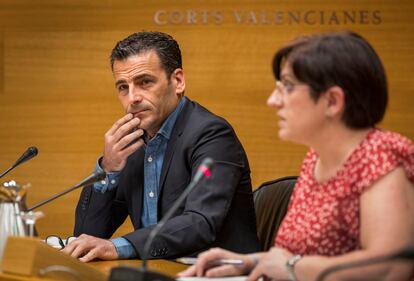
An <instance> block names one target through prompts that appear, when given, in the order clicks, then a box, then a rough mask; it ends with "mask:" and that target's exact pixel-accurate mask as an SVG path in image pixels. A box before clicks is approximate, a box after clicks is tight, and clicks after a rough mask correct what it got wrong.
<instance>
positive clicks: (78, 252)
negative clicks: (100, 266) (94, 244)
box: [70, 244, 89, 258]
mask: <svg viewBox="0 0 414 281" xmlns="http://www.w3.org/2000/svg"><path fill="white" fill-rule="evenodd" d="M88 250H89V248H88V247H86V245H82V244H80V245H77V246H76V248H75V249H74V250H73V251H72V253H71V254H70V255H71V257H74V258H79V257H82V256H83V255H84V254H85V253H86V252H88Z"/></svg>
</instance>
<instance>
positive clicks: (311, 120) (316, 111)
mask: <svg viewBox="0 0 414 281" xmlns="http://www.w3.org/2000/svg"><path fill="white" fill-rule="evenodd" d="M310 91H311V88H310V87H309V86H308V85H307V84H305V83H303V82H300V81H299V80H298V79H297V78H296V77H295V75H294V74H293V72H292V68H291V66H290V64H289V62H286V63H285V64H284V66H283V68H282V72H281V76H280V81H278V82H277V83H276V88H275V89H274V91H273V92H272V94H271V95H270V96H269V98H268V100H267V105H268V106H269V107H272V108H276V109H277V116H278V118H279V121H278V125H279V137H280V138H281V139H283V140H288V141H293V142H296V143H301V144H306V145H309V144H310V143H311V142H312V139H313V138H314V137H316V136H317V135H318V131H319V129H320V128H321V126H322V125H323V122H324V120H325V114H324V112H325V110H324V103H323V102H321V97H320V98H319V100H318V101H317V102H315V100H314V99H312V97H311V95H310Z"/></svg>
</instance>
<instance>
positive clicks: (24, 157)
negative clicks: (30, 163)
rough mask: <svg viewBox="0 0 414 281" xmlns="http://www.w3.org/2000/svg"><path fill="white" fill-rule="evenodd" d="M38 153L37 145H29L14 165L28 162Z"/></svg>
mask: <svg viewBox="0 0 414 281" xmlns="http://www.w3.org/2000/svg"><path fill="white" fill-rule="evenodd" d="M37 153H38V150H37V148H36V147H35V146H32V147H29V148H28V149H27V150H26V151H25V152H24V153H23V154H22V156H20V158H19V159H18V160H17V161H16V163H14V165H13V166H14V167H16V166H18V165H20V164H22V163H24V162H26V161H27V160H29V159H32V158H33V157H35V156H36V155H37Z"/></svg>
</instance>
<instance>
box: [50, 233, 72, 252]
mask: <svg viewBox="0 0 414 281" xmlns="http://www.w3.org/2000/svg"><path fill="white" fill-rule="evenodd" d="M51 238H55V239H57V241H58V243H59V245H60V250H62V249H64V248H65V247H66V246H67V245H68V244H69V243H70V242H72V241H73V240H75V239H76V237H75V236H68V237H67V238H66V239H62V238H61V237H60V236H57V235H49V236H47V237H46V238H45V243H46V244H48V245H49V246H52V247H54V246H55V245H56V244H55V243H49V242H48V240H50V239H51Z"/></svg>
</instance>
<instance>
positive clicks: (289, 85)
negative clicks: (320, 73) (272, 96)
mask: <svg viewBox="0 0 414 281" xmlns="http://www.w3.org/2000/svg"><path fill="white" fill-rule="evenodd" d="M301 85H303V86H306V84H305V83H300V82H297V83H294V82H292V81H289V80H287V79H282V80H280V81H277V82H276V87H277V88H278V89H279V90H280V92H282V93H287V94H290V93H292V92H293V90H294V89H295V87H296V86H301Z"/></svg>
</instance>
